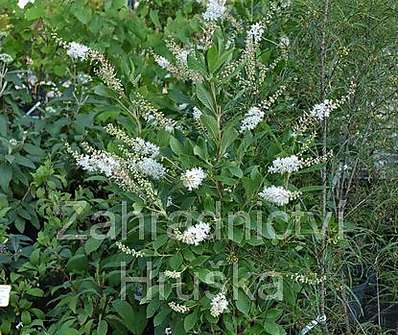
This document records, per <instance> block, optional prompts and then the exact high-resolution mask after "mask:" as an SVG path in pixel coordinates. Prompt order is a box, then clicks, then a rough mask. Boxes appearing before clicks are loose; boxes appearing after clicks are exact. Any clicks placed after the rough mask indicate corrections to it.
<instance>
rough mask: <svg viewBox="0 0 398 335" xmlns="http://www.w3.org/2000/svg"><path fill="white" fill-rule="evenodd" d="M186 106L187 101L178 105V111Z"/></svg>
mask: <svg viewBox="0 0 398 335" xmlns="http://www.w3.org/2000/svg"><path fill="white" fill-rule="evenodd" d="M187 107H188V104H187V103H184V104H181V105H178V109H179V110H180V111H182V110H184V109H185V108H187Z"/></svg>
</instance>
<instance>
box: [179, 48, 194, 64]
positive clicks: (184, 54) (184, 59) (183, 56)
mask: <svg viewBox="0 0 398 335" xmlns="http://www.w3.org/2000/svg"><path fill="white" fill-rule="evenodd" d="M190 52H191V51H190V50H184V49H182V50H180V51H179V52H178V54H177V55H176V58H177V61H178V62H179V63H181V64H182V65H185V66H186V65H187V63H188V56H189V53H190Z"/></svg>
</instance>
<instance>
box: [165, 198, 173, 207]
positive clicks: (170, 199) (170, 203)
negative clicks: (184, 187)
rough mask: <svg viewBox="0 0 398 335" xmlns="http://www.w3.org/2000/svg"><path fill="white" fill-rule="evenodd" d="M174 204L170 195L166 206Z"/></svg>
mask: <svg viewBox="0 0 398 335" xmlns="http://www.w3.org/2000/svg"><path fill="white" fill-rule="evenodd" d="M173 205H174V203H173V198H172V197H171V196H168V197H167V200H166V207H170V206H173Z"/></svg>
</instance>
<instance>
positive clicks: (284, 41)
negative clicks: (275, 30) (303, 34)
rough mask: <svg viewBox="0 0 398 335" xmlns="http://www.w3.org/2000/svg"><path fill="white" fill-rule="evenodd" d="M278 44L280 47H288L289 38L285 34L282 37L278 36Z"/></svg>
mask: <svg viewBox="0 0 398 335" xmlns="http://www.w3.org/2000/svg"><path fill="white" fill-rule="evenodd" d="M279 45H280V46H281V47H282V48H289V46H290V39H289V37H287V36H282V37H281V38H280V40H279Z"/></svg>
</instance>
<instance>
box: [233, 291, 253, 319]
mask: <svg viewBox="0 0 398 335" xmlns="http://www.w3.org/2000/svg"><path fill="white" fill-rule="evenodd" d="M235 304H236V308H237V309H238V310H239V311H241V312H242V313H243V314H245V315H248V314H249V311H250V304H251V302H250V300H249V298H248V296H247V295H246V294H245V292H243V290H242V289H239V290H238V299H237V300H236V303H235Z"/></svg>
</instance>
